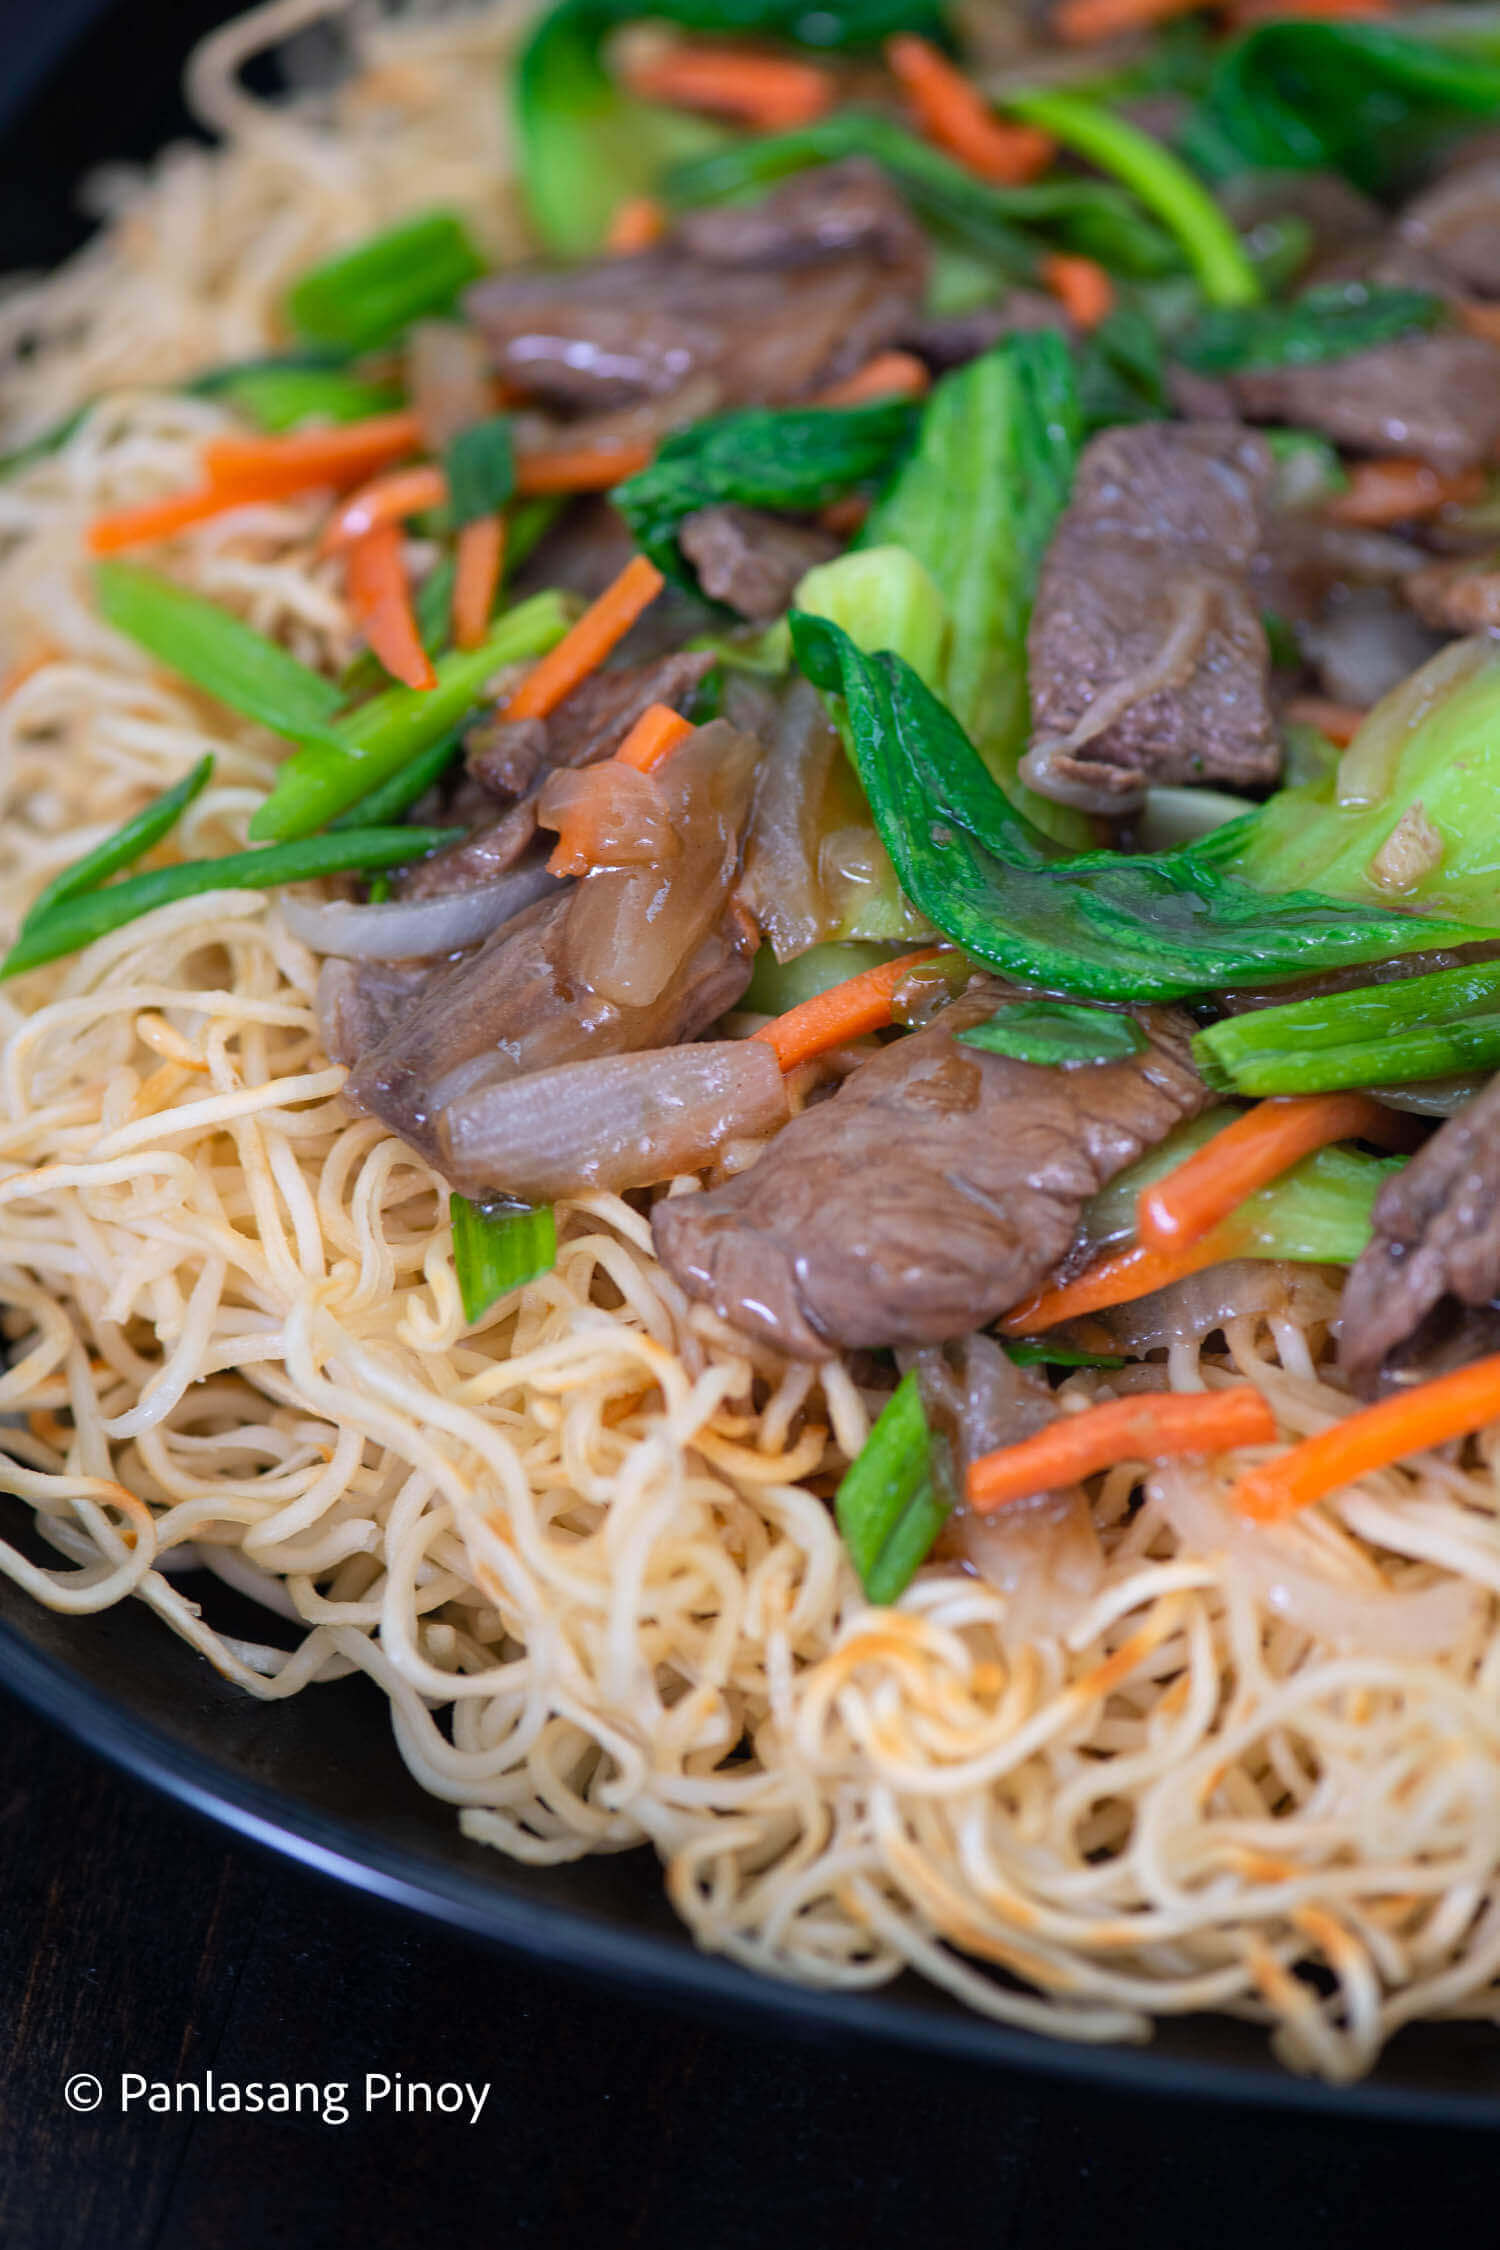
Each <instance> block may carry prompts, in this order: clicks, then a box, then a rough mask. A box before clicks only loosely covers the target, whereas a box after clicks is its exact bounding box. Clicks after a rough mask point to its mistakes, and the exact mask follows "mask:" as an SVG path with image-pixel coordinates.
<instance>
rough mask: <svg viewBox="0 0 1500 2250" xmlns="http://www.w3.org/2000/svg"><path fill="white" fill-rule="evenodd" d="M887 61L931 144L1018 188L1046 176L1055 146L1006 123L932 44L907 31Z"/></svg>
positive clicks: (890, 44)
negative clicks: (1040, 173) (934, 143)
mask: <svg viewBox="0 0 1500 2250" xmlns="http://www.w3.org/2000/svg"><path fill="white" fill-rule="evenodd" d="M885 59H886V61H887V62H888V63H889V65H890V68H891V73H892V76H893V77H894V78H895V79H896V81H897V83H898V84H899V85H900V87H901V90H902V92H903V93H904V94H905V95H906V98H907V100H908V101H909V102H910V103H911V105H912V108H913V109H914V111H915V112H916V116H917V122H918V123H919V124H920V126H921V128H922V130H923V132H924V133H925V134H926V135H927V138H928V139H929V140H930V141H935V142H936V143H937V145H938V147H939V148H943V149H946V150H947V152H948V154H949V155H950V156H955V157H957V159H958V161H959V163H960V164H964V165H966V166H967V167H968V169H969V170H970V171H971V172H977V173H978V174H979V177H980V178H981V179H984V180H995V181H997V182H998V183H999V184H1000V185H1001V186H1003V187H1016V186H1019V185H1020V184H1021V183H1022V182H1023V181H1026V180H1034V179H1035V178H1036V176H1037V174H1038V173H1039V172H1045V171H1046V169H1047V167H1048V165H1049V164H1050V163H1051V162H1052V159H1053V157H1054V155H1055V154H1056V147H1055V144H1054V143H1053V142H1052V141H1051V140H1049V139H1048V137H1047V135H1046V134H1045V133H1040V132H1038V131H1037V129H1036V127H1035V126H1034V125H1006V124H1002V122H1001V120H1000V119H999V118H998V117H996V115H995V114H994V112H993V110H992V109H991V108H990V106H989V104H988V103H987V102H986V101H985V100H984V98H983V96H982V95H981V94H980V93H979V92H978V91H977V89H976V88H975V87H973V86H971V85H970V84H969V81H968V79H967V78H965V77H964V76H963V74H962V72H961V71H958V70H956V69H955V68H954V66H953V64H952V63H951V62H949V60H948V58H947V56H946V55H944V54H940V53H939V51H938V49H937V48H936V47H934V46H933V45H932V44H931V42H930V41H929V40H926V39H918V38H917V37H916V36H915V34H914V33H911V32H903V33H902V34H901V35H900V36H899V37H898V38H895V39H888V40H887V41H886V45H885Z"/></svg>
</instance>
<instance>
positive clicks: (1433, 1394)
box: [1232, 1353, 1500, 1523]
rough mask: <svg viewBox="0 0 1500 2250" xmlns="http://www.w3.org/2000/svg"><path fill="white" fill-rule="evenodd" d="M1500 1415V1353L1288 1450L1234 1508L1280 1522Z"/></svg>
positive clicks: (1244, 1483)
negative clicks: (1335, 1493)
mask: <svg viewBox="0 0 1500 2250" xmlns="http://www.w3.org/2000/svg"><path fill="white" fill-rule="evenodd" d="M1497 1415H1500V1353H1497V1354H1494V1355H1493V1356H1492V1357H1490V1358H1489V1359H1476V1360H1475V1361H1474V1362H1473V1364H1472V1365H1471V1366H1469V1367H1459V1368H1456V1369H1455V1370H1454V1372H1453V1373H1452V1374H1451V1375H1439V1376H1438V1377H1437V1378H1436V1380H1435V1381H1433V1382H1431V1383H1418V1384H1417V1385H1416V1386H1415V1387H1414V1388H1413V1389H1411V1390H1408V1391H1396V1392H1394V1393H1393V1394H1392V1395H1391V1397H1389V1398H1383V1399H1381V1400H1380V1401H1379V1402H1378V1404H1376V1405H1374V1406H1366V1407H1362V1408H1360V1409H1358V1410H1357V1411H1356V1412H1354V1413H1352V1414H1347V1415H1345V1417H1344V1419H1343V1420H1342V1421H1341V1422H1335V1423H1334V1424H1333V1426H1332V1428H1331V1429H1327V1430H1320V1431H1319V1432H1318V1434H1317V1436H1316V1437H1310V1438H1303V1439H1302V1441H1301V1443H1300V1444H1298V1445H1292V1446H1288V1448H1287V1450H1286V1451H1285V1452H1284V1453H1279V1454H1278V1455H1277V1456H1276V1458H1275V1460H1274V1461H1267V1462H1266V1463H1265V1464H1264V1466H1263V1467H1261V1468H1258V1469H1251V1470H1249V1471H1247V1473H1246V1474H1245V1475H1244V1476H1243V1477H1241V1479H1240V1481H1239V1483H1238V1484H1237V1485H1236V1487H1235V1489H1234V1493H1233V1496H1232V1497H1233V1503H1234V1506H1235V1507H1236V1508H1238V1509H1239V1511H1240V1513H1241V1514H1242V1515H1246V1516H1253V1517H1254V1518H1255V1520H1256V1522H1257V1523H1283V1522H1284V1521H1285V1520H1286V1518H1287V1517H1288V1516H1294V1515H1296V1514H1297V1512H1298V1510H1299V1509H1302V1508H1306V1507H1309V1506H1310V1505H1311V1503H1312V1502H1313V1501H1314V1500H1322V1499H1324V1498H1325V1497H1326V1496H1327V1494H1329V1493H1330V1492H1337V1491H1339V1489H1340V1488H1341V1487H1342V1486H1344V1485H1346V1484H1353V1483H1355V1482H1356V1481H1357V1479H1358V1478H1360V1477H1364V1476H1368V1475H1369V1474H1370V1472H1371V1471H1372V1470H1374V1469H1388V1468H1390V1467H1391V1466H1392V1465H1393V1463H1395V1462H1397V1461H1404V1460H1405V1459H1406V1458H1407V1456H1408V1455H1410V1454H1413V1453H1426V1452H1428V1451H1430V1449H1431V1448H1432V1447H1433V1446H1435V1445H1445V1444H1446V1443H1447V1442H1448V1440H1449V1439H1450V1438H1456V1437H1467V1436H1468V1435H1469V1433H1470V1432H1471V1431H1473V1430H1479V1429H1483V1427H1484V1425H1485V1423H1486V1422H1492V1421H1494V1419H1495V1418H1496V1416H1497Z"/></svg>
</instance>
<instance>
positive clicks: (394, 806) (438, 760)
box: [328, 715, 469, 836]
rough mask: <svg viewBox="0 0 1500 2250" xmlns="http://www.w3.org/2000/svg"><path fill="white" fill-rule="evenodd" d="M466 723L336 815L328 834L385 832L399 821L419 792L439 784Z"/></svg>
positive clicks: (458, 747) (414, 801)
mask: <svg viewBox="0 0 1500 2250" xmlns="http://www.w3.org/2000/svg"><path fill="white" fill-rule="evenodd" d="M468 723H469V722H468V717H467V715H465V717H464V719H463V720H462V721H461V722H460V724H459V725H458V726H456V727H454V728H452V729H451V730H450V732H449V733H447V734H445V735H443V736H442V737H441V739H440V740H439V741H437V742H434V744H433V745H432V748H431V749H430V750H424V751H423V752H422V753H421V756H420V757H416V758H413V759H412V760H411V761H410V763H409V764H407V765H404V766H402V767H401V768H400V770H399V771H398V772H396V773H393V774H392V775H391V778H390V780H389V781H383V782H382V783H381V785H380V787H379V788H378V789H372V790H371V791H370V794H369V796H368V797H361V798H360V800H359V803H358V804H357V805H351V806H350V807H349V810H348V811H347V812H342V813H340V814H339V817H338V819H337V820H331V821H330V822H329V823H328V827H329V833H330V834H331V835H335V836H336V835H338V834H339V833H340V831H341V830H343V829H345V828H385V827H387V826H389V825H390V824H391V823H393V822H395V821H398V820H400V819H401V817H402V815H403V814H404V813H406V812H408V811H409V810H410V809H411V807H412V806H413V805H414V804H415V803H416V801H417V799H418V798H419V797H420V796H421V795H422V793H423V791H424V790H427V789H430V788H431V787H432V784H433V783H434V782H435V781H438V780H441V778H442V776H443V775H444V774H445V773H446V772H447V770H448V768H449V766H451V765H452V763H453V761H454V759H455V758H456V757H457V756H458V754H459V751H460V749H461V748H462V745H463V739H464V728H465V727H466V726H467V725H468Z"/></svg>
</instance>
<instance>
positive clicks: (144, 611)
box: [94, 562, 340, 742]
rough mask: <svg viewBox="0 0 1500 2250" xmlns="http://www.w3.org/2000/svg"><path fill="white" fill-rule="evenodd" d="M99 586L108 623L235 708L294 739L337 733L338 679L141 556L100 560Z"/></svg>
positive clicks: (313, 739)
mask: <svg viewBox="0 0 1500 2250" xmlns="http://www.w3.org/2000/svg"><path fill="white" fill-rule="evenodd" d="M94 589H95V594H96V597H97V600H98V604H99V612H100V615H101V616H102V617H103V619H104V621H105V623H106V624H107V625H113V627H114V628H115V630H116V632H118V633H124V634H126V635H127V636H128V637H129V639H131V640H133V641H136V642H138V643H139V645H140V646H141V647H142V648H143V649H145V650H147V651H148V653H149V654H150V655H152V656H154V657H155V658H156V659H157V661H158V663H160V664H164V665H166V667H167V669H168V670H169V671H171V672H177V673H180V674H181V676H182V678H183V679H185V680H191V681H192V683H193V685H194V687H199V688H202V689H203V691H204V693H205V694H207V695H212V696H214V697H216V698H217V700H218V701H219V702H220V703H227V704H228V705H229V708H230V709H231V710H232V711H239V712H241V713H243V715H244V716H245V717H246V718H247V719H255V720H258V721H259V723H260V724H261V725H262V726H265V727H270V728H271V730H272V731H273V733H276V734H281V735H286V736H288V737H289V738H290V739H291V740H292V741H294V742H328V741H331V740H332V739H333V737H332V736H331V734H330V732H329V726H328V722H329V720H330V719H331V718H332V716H333V714H334V712H335V711H336V710H337V709H338V706H339V701H340V695H339V690H338V688H337V687H336V686H335V685H334V684H333V682H332V681H331V680H325V679H324V678H323V677H322V676H321V675H320V674H319V673H317V672H314V671H313V670H312V669H311V668H310V667H309V666H308V665H306V664H299V663H298V661H297V659H296V657H295V656H289V655H288V654H287V652H286V650H285V649H284V648H278V647H277V645H276V643H275V642H274V641H269V640H267V639H266V636H265V635H264V633H257V632H256V631H255V630H254V628H253V626H249V625H245V624H242V623H241V621H240V619H239V618H237V617H233V616H231V615H230V613H229V611H228V610H226V609H221V608H220V607H219V605H218V603H217V602H210V601H205V600H204V598H203V596H202V595H201V594H190V593H188V592H187V590H186V589H185V588H184V587H181V586H174V585H173V584H172V582H171V580H170V579H166V578H158V577H157V576H156V575H155V573H154V572H153V571H149V570H142V569H141V568H140V567H139V565H138V564H135V563H122V562H102V563H99V564H98V565H97V566H96V568H95V572H94Z"/></svg>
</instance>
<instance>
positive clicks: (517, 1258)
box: [448, 1195, 557, 1328]
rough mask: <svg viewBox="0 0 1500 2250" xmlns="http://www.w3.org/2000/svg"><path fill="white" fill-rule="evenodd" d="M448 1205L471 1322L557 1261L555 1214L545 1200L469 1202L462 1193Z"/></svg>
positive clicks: (455, 1260) (455, 1262)
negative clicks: (516, 1203) (540, 1202)
mask: <svg viewBox="0 0 1500 2250" xmlns="http://www.w3.org/2000/svg"><path fill="white" fill-rule="evenodd" d="M448 1211H449V1216H450V1218H451V1220H452V1225H453V1270H454V1272H455V1274H456V1275H457V1277H458V1293H459V1295H460V1297H461V1298H462V1299H463V1307H464V1319H465V1320H466V1321H467V1322H468V1323H469V1325H470V1327H471V1328H472V1327H473V1325H474V1323H475V1321H476V1320H482V1319H483V1317H484V1315H485V1314H486V1313H487V1312H488V1311H489V1309H490V1307H491V1305H493V1304H495V1303H496V1302H497V1300H498V1299H499V1298H501V1297H508V1296H509V1295H510V1293H511V1291H512V1290H513V1289H524V1288H525V1286H526V1284H527V1282H528V1281H535V1280H536V1279H537V1278H538V1277H539V1275H541V1274H544V1273H550V1272H551V1271H552V1268H553V1267H554V1266H555V1265H556V1263H557V1216H556V1213H555V1212H554V1211H553V1210H552V1208H551V1206H550V1205H547V1204H543V1205H542V1206H541V1207H540V1208H539V1209H535V1210H534V1209H532V1208H530V1207H529V1206H527V1207H526V1208H517V1207H516V1206H514V1205H510V1206H506V1205H504V1204H493V1203H492V1204H485V1203H471V1202H470V1201H469V1198H468V1197H467V1196H466V1195H455V1196H451V1197H450V1198H449V1202H448Z"/></svg>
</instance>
